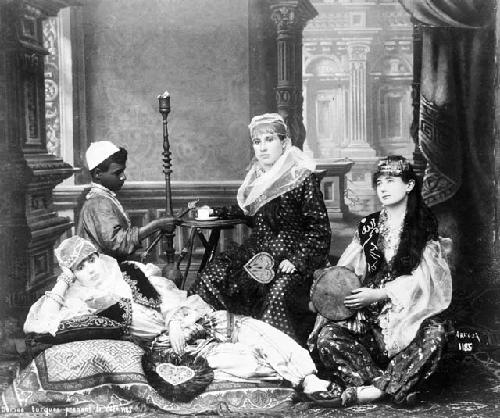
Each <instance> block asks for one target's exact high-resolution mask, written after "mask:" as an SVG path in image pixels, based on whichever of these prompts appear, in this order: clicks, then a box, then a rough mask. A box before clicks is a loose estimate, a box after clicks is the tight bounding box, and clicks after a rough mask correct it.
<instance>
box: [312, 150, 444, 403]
mask: <svg viewBox="0 0 500 418" xmlns="http://www.w3.org/2000/svg"><path fill="white" fill-rule="evenodd" d="M373 182H374V186H375V187H376V190H377V196H378V198H379V199H380V202H381V203H382V206H383V209H382V211H381V212H377V213H373V214H371V215H369V216H367V217H365V218H363V219H362V220H361V222H360V224H359V226H358V230H357V232H356V233H355V235H354V239H353V241H352V243H351V244H350V245H349V246H348V247H347V249H346V250H345V252H344V253H343V255H342V257H341V258H340V260H339V262H338V265H340V266H345V267H347V268H348V269H349V270H351V271H353V272H354V273H355V274H356V275H357V276H358V277H359V278H360V280H361V284H362V287H360V288H358V289H355V290H353V291H352V294H351V295H349V296H347V297H346V298H345V300H344V304H345V306H346V307H347V308H349V309H352V310H354V311H355V312H356V314H355V316H353V317H351V318H349V319H347V320H344V321H338V322H333V321H328V320H326V318H324V317H322V316H321V315H318V318H317V321H316V325H315V329H314V331H313V333H312V334H311V337H310V340H309V341H310V344H311V345H312V346H314V345H315V346H316V348H317V350H318V354H319V357H320V359H321V362H322V363H323V365H324V366H325V368H326V370H327V372H328V377H329V378H331V379H332V380H334V381H336V382H339V383H340V384H341V385H342V386H343V387H344V388H345V391H344V392H343V394H342V400H343V402H344V404H352V403H355V402H360V403H363V402H371V401H375V400H377V399H380V398H382V397H383V396H386V395H387V396H389V397H390V398H392V400H394V401H395V402H398V403H400V402H406V401H411V400H412V399H414V394H415V391H416V389H417V388H418V387H419V385H420V384H421V383H422V382H423V381H424V380H425V379H427V378H428V377H429V376H430V375H431V374H432V373H433V372H434V371H435V369H436V366H437V364H438V361H439V360H440V358H441V356H442V353H443V348H444V345H445V341H446V338H445V335H446V330H445V326H444V323H443V322H442V321H440V320H439V319H438V317H437V316H436V315H437V314H438V313H440V312H441V311H443V310H444V309H446V308H447V307H448V305H449V303H450V301H451V291H452V282H451V274H450V270H449V268H448V264H447V262H446V260H445V257H444V253H443V247H442V243H443V242H444V240H443V239H439V238H438V225H437V220H436V218H435V217H434V215H433V214H432V213H431V211H430V210H429V208H428V207H427V206H426V205H425V204H424V202H423V200H422V197H421V195H420V187H419V179H418V178H417V176H416V175H415V173H414V171H413V168H412V166H411V165H410V164H409V163H408V162H407V161H406V160H405V159H404V158H403V157H400V156H388V157H387V158H384V159H382V160H381V161H380V162H379V164H378V168H377V171H376V172H375V174H374V176H373ZM448 241H449V240H448Z"/></svg>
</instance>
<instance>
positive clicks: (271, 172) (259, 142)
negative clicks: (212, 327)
mask: <svg viewBox="0 0 500 418" xmlns="http://www.w3.org/2000/svg"><path fill="white" fill-rule="evenodd" d="M248 127H249V130H250V137H251V141H252V146H253V150H254V153H255V158H254V161H253V163H252V165H251V168H250V170H249V171H248V173H247V175H246V178H245V180H244V182H243V184H242V185H241V187H240V188H239V190H238V195H237V200H238V206H239V208H236V209H237V211H238V209H239V211H240V212H241V211H243V213H244V214H245V215H247V216H250V217H253V223H254V226H253V229H252V234H251V235H250V237H249V239H248V240H247V241H246V242H245V243H244V244H243V245H241V246H240V247H238V248H234V249H232V250H230V251H227V252H225V253H223V254H221V255H220V256H219V257H218V258H216V259H215V260H214V261H213V262H212V263H211V264H209V265H208V266H207V267H206V268H205V270H204V271H203V272H202V274H201V275H200V276H199V277H198V278H197V280H196V281H195V282H194V284H193V285H192V287H191V288H190V289H189V294H191V295H192V294H198V295H200V296H201V297H202V298H203V299H204V300H205V301H206V302H208V303H209V304H210V305H211V306H213V307H214V308H216V309H226V310H228V311H230V312H234V313H238V314H243V315H250V316H252V317H254V318H257V319H261V320H262V321H264V322H267V323H269V324H271V325H273V326H274V327H276V328H278V329H279V330H281V331H283V332H284V333H286V334H288V335H289V336H290V337H292V338H294V339H295V340H296V341H299V342H301V343H305V341H306V339H307V335H308V334H309V332H310V331H311V329H312V325H313V324H314V316H312V315H311V313H310V311H309V310H308V302H309V300H308V295H309V289H310V287H311V284H312V273H313V272H314V270H316V269H318V268H320V267H324V266H325V265H326V263H327V255H328V251H329V247H330V234H331V230H330V222H329V219H328V214H327V211H326V207H325V204H324V201H323V196H322V193H321V191H320V176H319V175H318V174H317V173H315V167H316V165H315V163H314V161H313V160H312V159H310V158H309V157H307V156H306V155H305V154H304V153H303V152H302V151H301V150H299V149H298V148H297V147H295V146H292V144H291V140H290V137H289V135H288V130H287V127H286V125H285V122H284V120H283V118H282V117H281V116H280V115H279V114H276V113H267V114H264V115H260V116H255V117H254V118H253V119H252V121H251V123H250V125H249V126H248ZM307 315H309V317H310V321H309V322H310V324H309V327H308V328H307V327H306V329H304V324H305V323H306V322H307V321H306V317H305V316H307Z"/></svg>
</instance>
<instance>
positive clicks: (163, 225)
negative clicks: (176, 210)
mask: <svg viewBox="0 0 500 418" xmlns="http://www.w3.org/2000/svg"><path fill="white" fill-rule="evenodd" d="M174 221H175V219H174V218H159V219H157V220H156V226H157V228H158V229H161V230H162V231H165V230H168V229H169V228H172V225H173V224H174Z"/></svg>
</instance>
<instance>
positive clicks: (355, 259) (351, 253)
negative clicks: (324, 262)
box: [337, 234, 366, 279]
mask: <svg viewBox="0 0 500 418" xmlns="http://www.w3.org/2000/svg"><path fill="white" fill-rule="evenodd" d="M337 266H344V267H347V268H348V269H349V270H351V271H353V272H354V273H355V274H356V276H358V277H359V278H361V279H362V278H364V277H365V274H366V258H365V253H364V251H363V246H362V245H361V243H360V242H359V237H358V234H355V235H354V238H353V239H352V242H351V243H350V244H349V245H348V246H347V248H346V249H345V251H344V252H343V254H342V255H341V256H340V259H339V261H338V262H337Z"/></svg>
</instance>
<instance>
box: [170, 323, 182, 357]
mask: <svg viewBox="0 0 500 418" xmlns="http://www.w3.org/2000/svg"><path fill="white" fill-rule="evenodd" d="M168 335H169V337H170V345H171V346H172V348H173V350H174V351H175V352H176V353H177V354H179V355H180V354H183V353H184V347H185V345H186V341H185V339H184V332H183V330H182V325H181V322H180V321H170V324H169V326H168Z"/></svg>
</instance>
